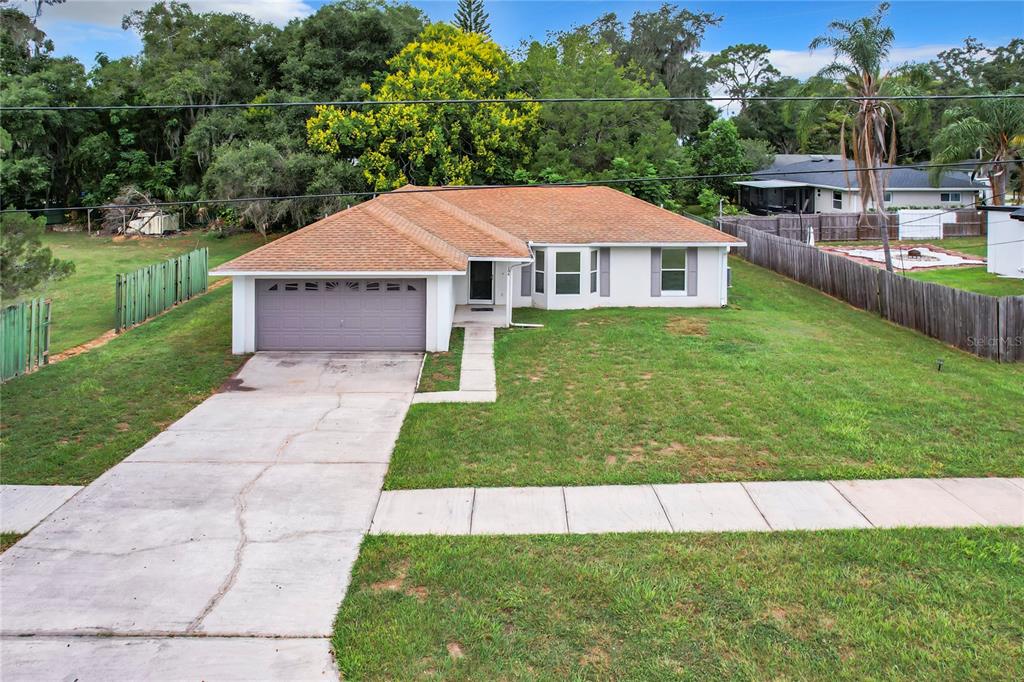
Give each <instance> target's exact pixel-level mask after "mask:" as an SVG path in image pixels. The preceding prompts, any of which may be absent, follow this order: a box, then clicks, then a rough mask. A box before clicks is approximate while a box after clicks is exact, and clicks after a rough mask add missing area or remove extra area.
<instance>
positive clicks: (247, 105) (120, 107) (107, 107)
mask: <svg viewBox="0 0 1024 682" xmlns="http://www.w3.org/2000/svg"><path fill="white" fill-rule="evenodd" d="M1021 98H1024V94H1021V93H1007V94H974V95H886V96H882V95H879V96H876V97H863V96H853V95H752V96H750V97H744V98H743V100H744V101H746V102H867V101H884V102H901V101H950V100H985V99H1021ZM739 99H740V98H737V97H724V96H709V97H704V96H702V95H685V96H676V97H513V98H506V97H490V98H482V99H394V100H322V101H314V100H303V101H296V102H222V103H212V102H211V103H193V104H83V105H75V104H62V105H15V106H3V107H0V112H3V113H8V112H30V111H161V110H179V109H273V108H283V107H321V106H323V107H327V106H330V107H352V108H355V107H382V106H397V105H419V104H426V105H437V104H465V105H479V104H589V103H597V104H613V103H645V102H653V103H664V104H672V103H684V102H737V101H739Z"/></svg>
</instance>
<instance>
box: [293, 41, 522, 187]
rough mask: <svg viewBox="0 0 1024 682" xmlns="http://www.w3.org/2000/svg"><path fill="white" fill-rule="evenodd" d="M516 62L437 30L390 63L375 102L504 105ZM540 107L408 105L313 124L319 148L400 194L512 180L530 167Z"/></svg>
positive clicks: (328, 115)
mask: <svg viewBox="0 0 1024 682" xmlns="http://www.w3.org/2000/svg"><path fill="white" fill-rule="evenodd" d="M514 66H515V65H514V64H513V62H512V60H511V59H510V58H509V56H508V55H507V54H505V52H504V51H503V50H502V49H501V48H500V47H499V46H498V45H497V44H496V43H495V42H494V41H492V40H490V39H488V38H487V37H485V36H483V35H481V34H479V33H464V32H463V31H461V30H459V29H458V28H455V27H454V26H451V25H449V24H444V23H437V24H431V25H429V26H427V28H426V29H424V31H423V33H422V34H421V35H420V36H419V38H418V39H417V40H416V41H414V42H412V43H410V44H409V45H407V46H406V47H405V48H404V49H403V50H402V51H401V52H399V53H398V54H397V55H396V56H395V57H394V58H393V59H391V60H390V61H389V62H388V75H387V77H386V78H385V79H384V81H383V83H382V84H381V86H380V87H379V88H378V89H377V90H376V91H375V92H374V91H373V90H372V88H371V87H370V86H369V85H368V84H367V85H366V89H367V91H368V92H370V94H371V97H370V99H374V100H378V101H382V100H383V101H387V100H432V99H499V98H516V97H523V94H522V93H518V92H514V91H510V87H511V83H512V82H513V80H514V75H513V70H514ZM538 110H539V107H538V106H537V105H536V104H503V103H493V104H479V105H472V106H469V105H464V104H440V105H438V104H407V105H406V104H401V105H384V106H376V107H363V108H360V109H359V110H355V111H353V110H340V109H337V108H335V107H319V108H318V109H317V112H316V115H315V116H313V117H312V118H311V119H309V121H308V122H307V131H308V135H309V144H310V146H311V147H312V148H313V149H317V150H320V151H325V152H329V153H332V154H335V155H338V156H340V157H344V158H352V157H355V156H358V157H359V165H360V167H361V168H362V169H363V172H364V174H365V176H366V180H367V182H368V183H369V184H370V185H371V186H372V187H374V188H376V189H381V190H383V189H391V188H393V187H398V186H400V185H403V184H405V183H408V182H412V183H416V184H421V185H444V184H454V185H461V184H467V183H474V184H477V183H481V184H486V183H494V182H507V181H510V180H511V179H512V178H514V176H515V172H516V170H518V169H520V168H522V167H524V166H526V165H527V164H529V162H530V156H531V154H532V151H533V148H534V145H535V137H536V130H537V118H538Z"/></svg>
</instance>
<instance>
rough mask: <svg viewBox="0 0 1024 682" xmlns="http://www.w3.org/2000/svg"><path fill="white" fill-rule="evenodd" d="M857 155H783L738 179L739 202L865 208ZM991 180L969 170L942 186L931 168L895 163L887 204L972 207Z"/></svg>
mask: <svg viewBox="0 0 1024 682" xmlns="http://www.w3.org/2000/svg"><path fill="white" fill-rule="evenodd" d="M854 167H855V164H854V162H853V160H852V159H847V160H845V161H844V160H843V158H842V157H840V156H838V155H809V154H779V155H778V156H776V157H775V160H774V161H773V162H772V165H771V166H769V167H768V168H766V169H764V170H760V171H755V172H754V173H751V179H750V180H739V181H737V182H734V183H733V184H734V185H736V186H737V188H738V189H739V204H740V206H742V207H743V208H745V209H747V210H748V211H750V212H751V213H759V214H765V213H860V212H861V210H862V209H861V199H860V186H859V184H858V182H857V176H856V173H854V172H853V171H852V170H847V169H852V168H854ZM985 190H986V188H985V185H984V184H982V183H980V182H977V181H975V180H973V179H972V178H971V174H970V173H969V172H967V171H966V170H964V171H961V170H954V171H950V172H947V173H943V174H942V176H941V177H940V179H939V185H938V187H934V186H932V183H931V180H930V179H929V177H928V171H926V170H920V169H917V168H905V167H901V166H892V167H891V170H889V171H888V180H887V182H886V192H885V202H886V208H889V207H891V208H901V207H902V208H945V209H951V208H957V207H960V206H972V205H974V204H975V203H977V202H978V198H979V196H984V193H985ZM870 208H871V204H870V203H869V204H868V209H870Z"/></svg>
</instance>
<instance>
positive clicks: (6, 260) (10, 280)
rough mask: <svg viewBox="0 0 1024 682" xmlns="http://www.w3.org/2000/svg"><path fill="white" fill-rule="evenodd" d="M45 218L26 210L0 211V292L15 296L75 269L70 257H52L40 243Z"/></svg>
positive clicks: (48, 250) (7, 296) (4, 295)
mask: <svg viewBox="0 0 1024 682" xmlns="http://www.w3.org/2000/svg"><path fill="white" fill-rule="evenodd" d="M45 229H46V218H41V217H40V218H31V217H29V215H28V214H27V213H3V214H0V294H2V295H3V298H8V299H11V298H17V297H18V296H19V295H21V294H24V293H27V292H29V291H31V290H32V289H35V288H36V287H38V286H39V285H41V284H43V283H44V282H47V281H50V280H57V279H63V278H64V277H67V276H68V275H70V274H71V273H73V272H74V271H75V264H74V263H72V262H71V261H65V260H61V259H59V258H54V257H53V253H52V252H51V251H50V249H48V248H46V247H45V246H43V242H42V239H41V237H42V235H43V231H44V230H45Z"/></svg>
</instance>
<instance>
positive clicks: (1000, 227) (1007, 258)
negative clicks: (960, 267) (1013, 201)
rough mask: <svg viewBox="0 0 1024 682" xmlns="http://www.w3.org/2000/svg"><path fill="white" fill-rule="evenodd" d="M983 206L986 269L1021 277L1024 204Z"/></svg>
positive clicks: (1023, 244)
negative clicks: (984, 215) (985, 235)
mask: <svg viewBox="0 0 1024 682" xmlns="http://www.w3.org/2000/svg"><path fill="white" fill-rule="evenodd" d="M984 210H985V211H986V212H987V214H988V236H987V238H986V239H987V243H988V249H987V252H986V254H985V255H986V258H985V261H986V264H987V266H986V267H987V269H988V271H989V272H991V273H992V274H994V275H1000V276H1002V277H1017V278H1021V279H1024V208H1022V207H1020V206H985V207H984Z"/></svg>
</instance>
